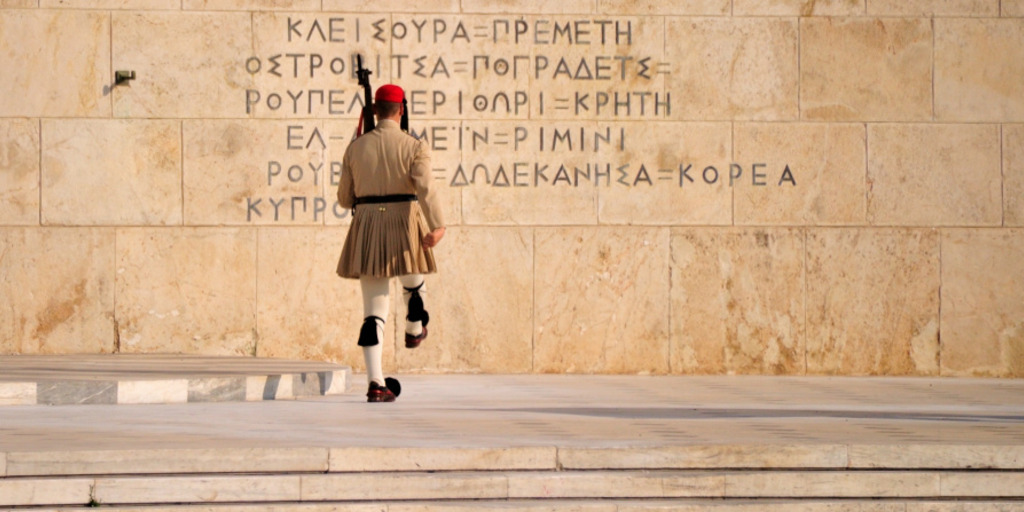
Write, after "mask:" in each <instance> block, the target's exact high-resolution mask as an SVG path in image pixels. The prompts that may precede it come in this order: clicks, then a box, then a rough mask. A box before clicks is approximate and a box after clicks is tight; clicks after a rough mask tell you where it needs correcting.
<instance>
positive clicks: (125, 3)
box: [32, 0, 181, 11]
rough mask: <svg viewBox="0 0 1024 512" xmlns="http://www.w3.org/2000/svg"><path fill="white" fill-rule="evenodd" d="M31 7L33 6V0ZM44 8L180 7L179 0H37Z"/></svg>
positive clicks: (149, 8) (169, 8)
mask: <svg viewBox="0 0 1024 512" xmlns="http://www.w3.org/2000/svg"><path fill="white" fill-rule="evenodd" d="M32 1H33V7H34V6H35V0H32ZM39 7H42V8H44V9H133V10H135V9H137V10H146V11H155V10H174V11H177V10H179V9H181V0H39Z"/></svg>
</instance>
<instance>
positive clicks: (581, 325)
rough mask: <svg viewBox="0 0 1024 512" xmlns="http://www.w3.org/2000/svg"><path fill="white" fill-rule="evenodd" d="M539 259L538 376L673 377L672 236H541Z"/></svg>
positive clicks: (656, 231) (630, 231) (647, 232)
mask: <svg viewBox="0 0 1024 512" xmlns="http://www.w3.org/2000/svg"><path fill="white" fill-rule="evenodd" d="M534 255H535V261H536V262H537V263H536V266H535V269H534V283H535V284H534V286H535V287H534V301H535V302H534V325H535V326H536V327H535V331H534V363H533V371H534V372H540V373H552V372H560V373H634V374H660V373H667V372H668V371H669V336H668V334H669V325H668V323H669V309H668V308H669V282H668V279H667V276H668V275H669V231H668V229H667V228H603V227H601V228H586V227H578V228H573V227H567V228H544V229H542V228H538V229H537V231H536V234H535V248H534ZM623 340H628V342H624V341H623Z"/></svg>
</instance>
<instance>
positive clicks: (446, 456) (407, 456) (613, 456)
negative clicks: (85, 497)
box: [0, 444, 1024, 478]
mask: <svg viewBox="0 0 1024 512" xmlns="http://www.w3.org/2000/svg"><path fill="white" fill-rule="evenodd" d="M669 469H678V470H684V469H689V470H751V469H770V470H940V471H941V470H971V469H974V470H1002V471H1024V446H1007V445H994V446H990V445H816V444H806V445H775V444H764V445H684V446H657V447H633V448H616V447H611V448H577V447H553V446H506V447H457V446H453V447H423V446H403V447H351V446H349V447H276V448H273V447H263V448H250V447H243V448H232V447H225V448H196V449H145V450H70V451H69V450H52V451H31V452H9V453H5V452H0V478H2V477H30V476H36V477H53V476H71V477H73V476H100V475H118V474H120V475H146V474H153V475H159V474H211V475H212V474H220V473H265V474H266V473H358V472H372V473H380V472H396V471H397V472H410V471H557V470H566V471H568V470H584V471H590V470H669Z"/></svg>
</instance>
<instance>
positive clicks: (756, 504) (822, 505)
mask: <svg viewBox="0 0 1024 512" xmlns="http://www.w3.org/2000/svg"><path fill="white" fill-rule="evenodd" d="M909 504H910V503H908V502H901V501H897V502H893V503H886V502H878V501H865V500H828V499H821V500H758V501H747V500H729V501H724V502H722V503H715V504H713V505H710V507H712V508H710V510H713V511H714V512H755V511H756V512H907V506H908V505H909ZM706 510H709V504H708V503H707V502H701V501H698V502H690V503H686V504H679V502H678V501H676V502H660V503H659V502H657V501H655V502H653V503H652V502H647V503H630V504H624V505H620V506H619V508H618V511H617V512H704V511H706ZM918 512H919V511H918Z"/></svg>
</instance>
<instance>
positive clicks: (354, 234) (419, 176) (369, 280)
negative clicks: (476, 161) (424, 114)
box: [337, 84, 445, 402]
mask: <svg viewBox="0 0 1024 512" xmlns="http://www.w3.org/2000/svg"><path fill="white" fill-rule="evenodd" d="M403 99H404V91H402V89H401V88H400V87H398V86H396V85H390V84H389V85H384V86H381V87H380V88H379V89H377V93H376V94H375V96H374V103H375V104H377V105H380V104H382V103H397V104H398V105H401V104H402V100H403ZM377 112H378V121H377V126H376V128H374V129H373V130H371V131H369V132H367V133H365V134H363V135H361V136H359V137H358V138H356V139H355V140H354V141H352V143H351V144H349V146H348V148H347V149H346V150H345V157H344V160H343V163H342V172H341V178H340V180H341V182H340V183H339V184H338V203H339V204H340V205H341V207H342V208H354V209H355V212H354V215H353V218H352V224H351V225H350V226H349V231H348V236H347V238H346V239H345V246H344V249H343V250H342V252H341V258H340V260H339V261H338V269H337V272H338V275H339V276H341V277H343V278H350V279H359V284H360V286H361V288H362V295H363V314H364V317H365V318H364V320H363V325H362V328H361V329H360V331H359V342H358V343H359V345H360V346H361V347H362V348H363V358H364V359H365V362H366V373H367V380H368V381H369V390H368V392H367V401H369V402H391V401H394V400H395V397H396V396H398V394H399V393H401V386H400V385H399V383H398V381H397V380H395V379H393V378H390V377H389V378H385V377H384V375H383V369H382V362H381V355H382V352H383V349H382V345H381V344H382V342H383V338H384V324H385V323H386V322H387V318H388V309H389V304H390V300H389V297H388V292H389V288H390V286H389V284H390V280H391V278H393V277H397V278H398V279H399V281H401V284H402V288H403V293H402V296H403V298H404V299H405V305H406V322H405V346H406V347H408V348H416V347H418V346H419V345H420V343H422V342H423V340H424V339H425V338H426V337H427V323H428V322H429V320H430V316H429V315H428V314H427V311H426V310H425V309H424V305H423V298H422V296H421V293H422V292H423V285H424V282H425V281H424V275H425V274H432V273H434V272H436V271H437V265H436V263H435V261H434V253H433V249H432V247H433V246H434V245H436V243H437V241H439V240H440V238H441V236H443V234H444V225H445V224H444V217H443V212H442V209H441V208H442V207H441V204H440V203H441V202H440V199H439V197H438V191H437V187H436V186H435V185H434V182H433V177H432V176H431V171H430V149H429V147H428V146H427V143H426V142H425V141H422V140H418V139H416V138H415V137H413V136H411V135H409V134H408V133H406V132H404V131H402V130H401V128H400V127H399V123H398V121H397V120H396V119H397V116H391V117H390V118H389V117H382V116H381V110H379V108H378V110H377ZM438 233H440V234H438Z"/></svg>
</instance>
